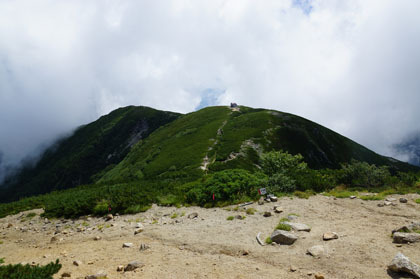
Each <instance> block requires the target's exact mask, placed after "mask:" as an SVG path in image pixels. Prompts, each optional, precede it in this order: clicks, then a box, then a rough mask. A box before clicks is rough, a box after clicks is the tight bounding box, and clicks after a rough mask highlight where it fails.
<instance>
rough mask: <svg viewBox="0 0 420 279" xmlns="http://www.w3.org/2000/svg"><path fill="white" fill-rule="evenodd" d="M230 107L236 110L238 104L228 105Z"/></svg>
mask: <svg viewBox="0 0 420 279" xmlns="http://www.w3.org/2000/svg"><path fill="white" fill-rule="evenodd" d="M230 107H231V108H237V107H238V104H237V103H230Z"/></svg>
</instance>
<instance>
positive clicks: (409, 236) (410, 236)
mask: <svg viewBox="0 0 420 279" xmlns="http://www.w3.org/2000/svg"><path fill="white" fill-rule="evenodd" d="M392 238H393V240H394V243H408V242H410V243H414V242H419V241H420V234H419V233H404V232H396V233H394V235H393V236H392Z"/></svg>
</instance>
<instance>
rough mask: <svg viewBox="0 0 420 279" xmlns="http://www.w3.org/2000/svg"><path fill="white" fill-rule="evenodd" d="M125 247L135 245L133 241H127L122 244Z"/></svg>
mask: <svg viewBox="0 0 420 279" xmlns="http://www.w3.org/2000/svg"><path fill="white" fill-rule="evenodd" d="M122 247H123V248H130V247H133V243H131V242H126V243H124V244H123V246H122Z"/></svg>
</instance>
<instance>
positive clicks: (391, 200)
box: [385, 198, 397, 202]
mask: <svg viewBox="0 0 420 279" xmlns="http://www.w3.org/2000/svg"><path fill="white" fill-rule="evenodd" d="M385 200H386V201H389V202H394V201H397V199H396V198H386V199H385Z"/></svg>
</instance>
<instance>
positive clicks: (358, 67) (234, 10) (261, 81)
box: [0, 0, 420, 176]
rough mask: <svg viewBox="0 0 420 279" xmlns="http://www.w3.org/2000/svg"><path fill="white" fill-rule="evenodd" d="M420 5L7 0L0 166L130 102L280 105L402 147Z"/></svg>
mask: <svg viewBox="0 0 420 279" xmlns="http://www.w3.org/2000/svg"><path fill="white" fill-rule="evenodd" d="M419 9H420V1H418V0H406V1H403V2H401V1H391V0H368V1H366V0H355V1H339V0H336V1H333V0H313V1H311V0H284V1H277V0H276V1H251V0H248V1H247V0H230V1H219V0H212V1H188V0H179V1H134V0H133V1H102V0H97V1H82V0H74V1H66V2H62V1H52V0H36V1H33V0H27V1H25V0H21V1H9V0H4V1H0V153H1V154H2V156H0V157H1V164H0V173H3V174H4V172H5V168H6V167H12V166H15V165H17V164H19V162H20V161H21V160H22V159H23V158H25V157H26V156H36V153H37V152H39V151H40V150H42V148H43V147H45V146H47V145H48V144H49V143H50V142H51V141H53V140H54V139H55V138H56V137H57V136H59V135H62V134H63V133H68V132H69V131H71V130H72V129H74V128H75V127H77V126H78V125H81V124H84V123H87V122H90V121H93V120H95V119H96V118H97V117H99V116H100V115H102V114H105V113H108V112H110V111H111V110H113V109H115V108H118V107H121V106H126V105H145V106H151V107H154V108H158V109H164V110H172V111H178V112H190V111H193V110H195V109H197V108H198V107H202V106H205V105H220V104H228V103H230V102H231V101H234V102H237V103H239V104H243V105H248V106H252V107H265V108H272V109H277V110H281V111H286V112H291V113H294V114H298V115H301V116H304V117H306V118H309V119H311V120H313V121H316V122H318V123H320V124H323V125H325V126H327V127H329V128H331V129H333V130H335V131H337V132H339V133H342V134H343V135H345V136H348V137H350V138H352V139H354V140H355V141H357V142H359V143H361V144H363V145H365V146H367V147H369V148H371V149H373V150H374V151H376V152H378V153H381V154H385V155H395V154H396V153H394V151H393V149H392V146H393V145H394V144H397V143H399V142H401V141H403V140H404V139H405V137H406V136H407V135H412V134H413V133H417V132H418V131H419V130H420V127H419V124H418V119H420V110H419V109H418V108H417V106H418V105H417V104H419V103H420V79H419V78H418V73H420V52H419V51H418V50H419V49H420V17H419V16H418V14H417V11H418V10H419ZM398 154H399V155H398V156H400V157H401V158H402V157H404V156H403V154H401V153H398ZM0 176H1V175H0Z"/></svg>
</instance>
